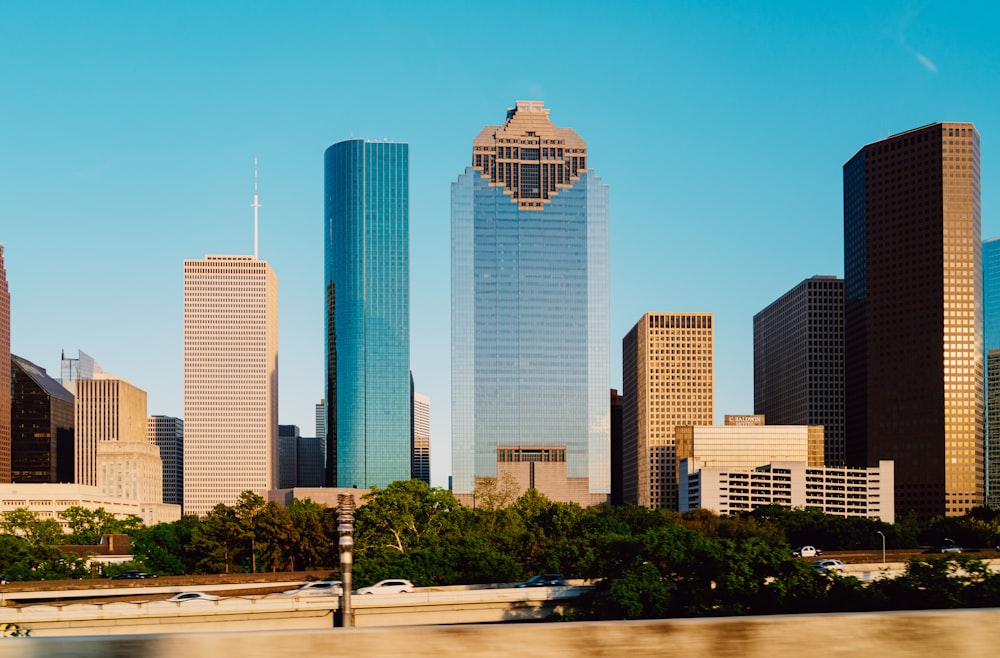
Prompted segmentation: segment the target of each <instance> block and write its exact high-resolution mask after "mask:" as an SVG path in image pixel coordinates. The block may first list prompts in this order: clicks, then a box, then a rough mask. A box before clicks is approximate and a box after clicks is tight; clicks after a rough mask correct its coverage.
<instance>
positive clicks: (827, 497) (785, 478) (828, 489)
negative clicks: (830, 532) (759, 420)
mask: <svg viewBox="0 0 1000 658" xmlns="http://www.w3.org/2000/svg"><path fill="white" fill-rule="evenodd" d="M691 466H692V464H691V463H690V462H689V460H687V459H682V460H681V463H680V472H681V476H680V483H681V485H680V487H681V498H680V500H681V510H680V511H682V512H686V511H688V510H692V509H699V508H702V509H707V510H711V511H713V512H715V513H716V514H738V513H741V512H752V511H753V510H755V509H757V508H758V507H765V506H767V505H780V506H782V507H790V508H795V509H813V510H819V511H820V512H823V513H824V514H833V515H835V516H856V517H861V518H868V519H878V520H880V521H883V522H884V523H895V520H896V518H895V508H894V507H893V466H892V462H891V461H881V462H879V463H878V466H874V467H870V468H847V467H843V466H840V467H832V466H830V467H823V466H809V465H808V464H806V462H802V461H787V462H785V461H775V462H772V463H769V464H765V465H762V466H759V467H757V468H753V469H734V468H728V467H717V468H700V469H699V468H694V470H689V469H690V467H691Z"/></svg>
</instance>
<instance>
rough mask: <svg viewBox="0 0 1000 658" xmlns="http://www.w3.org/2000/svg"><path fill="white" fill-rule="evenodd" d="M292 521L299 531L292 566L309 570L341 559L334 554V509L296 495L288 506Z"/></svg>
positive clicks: (291, 559) (292, 550) (329, 564)
mask: <svg viewBox="0 0 1000 658" xmlns="http://www.w3.org/2000/svg"><path fill="white" fill-rule="evenodd" d="M288 514H289V516H290V517H291V523H292V525H293V526H294V527H295V529H296V530H297V531H298V533H299V539H298V541H297V542H296V543H295V544H294V545H293V546H292V547H291V553H290V556H289V558H290V561H289V568H291V569H295V568H298V569H308V568H316V567H322V566H327V567H329V566H333V565H335V564H337V562H338V560H337V559H335V557H334V556H331V549H332V548H335V547H336V542H331V541H330V537H335V536H336V532H335V531H336V518H335V510H331V509H330V508H328V507H327V506H326V505H320V504H319V503H314V502H313V501H312V500H310V499H308V498H306V499H305V500H299V499H298V498H293V499H292V502H291V503H290V504H289V506H288Z"/></svg>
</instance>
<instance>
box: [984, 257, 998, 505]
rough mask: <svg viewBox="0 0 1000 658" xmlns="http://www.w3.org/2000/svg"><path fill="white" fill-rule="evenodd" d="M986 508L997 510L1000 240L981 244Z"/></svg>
mask: <svg viewBox="0 0 1000 658" xmlns="http://www.w3.org/2000/svg"><path fill="white" fill-rule="evenodd" d="M983 348H984V351H985V352H986V354H985V357H986V388H985V399H986V506H987V507H992V508H993V509H997V508H1000V237H997V238H992V239H990V240H983Z"/></svg>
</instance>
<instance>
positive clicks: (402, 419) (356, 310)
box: [324, 139, 410, 488]
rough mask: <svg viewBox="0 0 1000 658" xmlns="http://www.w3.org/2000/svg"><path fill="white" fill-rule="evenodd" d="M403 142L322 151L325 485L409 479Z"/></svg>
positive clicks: (354, 143)
mask: <svg viewBox="0 0 1000 658" xmlns="http://www.w3.org/2000/svg"><path fill="white" fill-rule="evenodd" d="M409 171H410V169H409V146H408V145H407V144H402V143H394V142H371V141H365V140H360V139H351V140H347V141H343V142H338V143H336V144H334V145H333V146H331V147H330V148H328V149H327V150H326V155H325V175H326V177H325V194H324V198H325V204H326V207H325V210H326V214H325V226H324V244H325V250H326V277H325V286H324V287H325V289H326V304H327V305H326V328H327V362H326V369H327V392H326V400H327V409H328V411H327V484H328V485H331V486H341V487H361V488H367V487H371V486H372V485H375V486H379V487H385V486H388V485H389V484H390V483H391V482H393V481H395V480H408V479H409V478H410V265H409V258H410V257H409V196H410V195H409V175H410V174H409Z"/></svg>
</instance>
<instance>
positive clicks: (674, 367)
mask: <svg viewBox="0 0 1000 658" xmlns="http://www.w3.org/2000/svg"><path fill="white" fill-rule="evenodd" d="M714 332H715V329H714V328H713V316H712V314H711V313H646V314H645V315H643V316H642V319H640V320H639V322H638V323H636V325H635V326H634V327H632V329H631V331H629V332H628V334H626V335H625V338H624V339H623V340H622V384H623V391H622V398H623V403H622V470H623V488H624V497H625V500H626V501H630V502H634V503H636V504H638V505H642V506H643V507H650V508H655V507H665V508H667V509H674V510H675V509H677V463H676V462H677V459H676V443H675V440H674V430H675V429H676V428H677V426H679V425H711V424H712V423H713V421H714V414H715V388H714V386H715V384H714V358H715V357H714V346H715V333H714Z"/></svg>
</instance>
